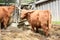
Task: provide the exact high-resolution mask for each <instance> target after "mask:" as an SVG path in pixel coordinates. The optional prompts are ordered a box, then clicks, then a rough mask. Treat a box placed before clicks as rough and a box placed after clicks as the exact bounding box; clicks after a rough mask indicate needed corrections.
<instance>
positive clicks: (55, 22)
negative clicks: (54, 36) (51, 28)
mask: <svg viewBox="0 0 60 40" xmlns="http://www.w3.org/2000/svg"><path fill="white" fill-rule="evenodd" d="M52 24H60V21H53V22H52Z"/></svg>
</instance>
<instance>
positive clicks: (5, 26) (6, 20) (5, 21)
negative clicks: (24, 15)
mask: <svg viewBox="0 0 60 40" xmlns="http://www.w3.org/2000/svg"><path fill="white" fill-rule="evenodd" d="M7 23H8V18H4V29H6V28H7Z"/></svg>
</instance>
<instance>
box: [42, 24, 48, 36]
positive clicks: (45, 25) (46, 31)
mask: <svg viewBox="0 0 60 40" xmlns="http://www.w3.org/2000/svg"><path fill="white" fill-rule="evenodd" d="M42 28H43V31H44V32H45V35H46V36H48V30H49V28H48V27H47V24H43V25H42Z"/></svg>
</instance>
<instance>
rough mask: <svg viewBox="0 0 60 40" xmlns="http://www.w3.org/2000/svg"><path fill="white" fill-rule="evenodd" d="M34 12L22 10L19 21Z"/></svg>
mask: <svg viewBox="0 0 60 40" xmlns="http://www.w3.org/2000/svg"><path fill="white" fill-rule="evenodd" d="M33 12H34V10H22V11H21V19H25V18H27V17H28V16H29V15H30V14H31V13H33Z"/></svg>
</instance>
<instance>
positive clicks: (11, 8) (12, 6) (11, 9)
mask: <svg viewBox="0 0 60 40" xmlns="http://www.w3.org/2000/svg"><path fill="white" fill-rule="evenodd" d="M14 9H15V5H11V6H9V8H8V10H9V13H12V12H13V11H14Z"/></svg>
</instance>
